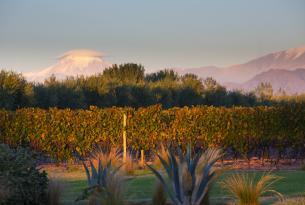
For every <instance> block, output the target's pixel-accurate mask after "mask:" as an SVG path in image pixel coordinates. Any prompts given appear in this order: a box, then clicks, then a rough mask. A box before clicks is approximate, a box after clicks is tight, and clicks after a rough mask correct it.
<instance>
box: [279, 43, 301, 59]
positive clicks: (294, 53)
mask: <svg viewBox="0 0 305 205" xmlns="http://www.w3.org/2000/svg"><path fill="white" fill-rule="evenodd" d="M284 52H285V54H286V55H287V56H288V57H291V58H293V59H296V58H298V57H300V56H302V55H304V54H305V46H302V47H298V48H290V49H288V50H286V51H284Z"/></svg>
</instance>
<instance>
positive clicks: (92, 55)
mask: <svg viewBox="0 0 305 205" xmlns="http://www.w3.org/2000/svg"><path fill="white" fill-rule="evenodd" d="M110 66H111V63H109V62H107V61H105V60H104V59H103V54H102V53H100V52H96V51H92V50H72V51H69V52H66V53H64V54H63V55H62V56H61V57H59V58H58V62H57V63H56V64H55V65H52V66H50V67H48V68H46V69H43V70H41V71H38V72H29V73H25V74H24V75H25V77H26V78H27V79H28V80H29V81H35V82H42V81H44V80H45V79H46V78H48V77H50V76H51V75H55V76H56V78H57V79H65V78H66V77H67V76H80V75H84V76H90V75H94V74H97V73H101V72H102V71H103V70H104V69H105V68H107V67H110Z"/></svg>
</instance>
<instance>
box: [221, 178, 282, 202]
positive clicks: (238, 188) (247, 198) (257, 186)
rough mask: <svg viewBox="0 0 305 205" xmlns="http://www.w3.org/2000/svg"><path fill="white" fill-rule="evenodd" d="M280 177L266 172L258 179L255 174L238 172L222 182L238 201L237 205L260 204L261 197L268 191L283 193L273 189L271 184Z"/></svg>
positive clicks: (278, 194)
mask: <svg viewBox="0 0 305 205" xmlns="http://www.w3.org/2000/svg"><path fill="white" fill-rule="evenodd" d="M279 179H280V178H279V177H277V176H274V175H271V174H264V175H263V176H262V177H261V178H259V179H258V180H257V179H256V177H255V176H254V175H250V174H241V173H236V174H233V175H232V176H229V177H228V178H226V179H225V180H224V181H223V182H221V185H222V187H223V188H224V189H225V190H226V191H227V192H228V193H229V194H230V195H232V196H233V197H234V198H235V199H236V200H237V201H238V203H237V205H260V202H259V198H260V197H261V196H262V195H263V194H266V193H268V192H269V193H271V194H276V195H277V196H279V197H280V198H281V197H282V195H281V194H280V193H278V192H276V191H275V190H272V189H271V185H272V184H273V183H274V182H276V181H278V180H279Z"/></svg>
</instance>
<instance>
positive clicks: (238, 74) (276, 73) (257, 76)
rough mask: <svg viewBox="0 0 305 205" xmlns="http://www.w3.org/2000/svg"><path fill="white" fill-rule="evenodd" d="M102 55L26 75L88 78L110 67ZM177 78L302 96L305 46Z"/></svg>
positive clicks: (76, 55)
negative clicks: (265, 87) (265, 84)
mask: <svg viewBox="0 0 305 205" xmlns="http://www.w3.org/2000/svg"><path fill="white" fill-rule="evenodd" d="M103 57H104V55H103V54H102V53H99V52H96V51H92V50H72V51H69V52H67V53H65V54H63V55H62V56H60V57H59V58H58V62H57V63H56V64H54V65H52V66H50V67H48V68H46V69H43V70H41V71H38V72H30V73H25V74H24V75H25V77H26V78H27V79H28V80H30V81H36V82H43V81H44V79H46V78H47V77H49V76H51V75H55V76H56V78H58V79H64V78H66V77H67V76H79V75H84V76H89V75H93V74H97V73H100V72H102V71H103V70H104V69H105V68H107V67H109V66H111V65H112V64H111V63H110V62H107V61H105V60H104V58H103ZM172 69H173V70H175V71H176V72H177V73H178V74H186V73H194V74H196V75H198V76H199V77H200V78H206V77H213V78H214V79H216V80H217V81H218V82H219V83H221V84H222V85H224V86H226V87H227V88H228V89H231V90H232V89H239V90H241V89H242V90H246V91H249V90H253V89H255V87H256V86H257V85H258V84H259V83H261V82H269V83H271V85H272V87H273V89H274V91H275V92H276V91H278V90H280V89H281V90H284V91H285V92H286V93H287V94H296V93H305V46H302V47H298V48H291V49H288V50H283V51H279V52H275V53H270V54H267V55H264V56H261V57H258V58H255V59H253V60H250V61H248V62H246V63H242V64H236V65H232V66H228V67H216V66H205V67H199V68H172Z"/></svg>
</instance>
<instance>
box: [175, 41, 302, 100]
mask: <svg viewBox="0 0 305 205" xmlns="http://www.w3.org/2000/svg"><path fill="white" fill-rule="evenodd" d="M304 69H305V46H302V47H299V48H292V49H288V50H284V51H280V52H275V53H271V54H267V55H264V56H262V57H259V58H256V59H253V60H250V61H248V62H246V63H244V64H237V65H233V66H229V67H225V68H220V67H216V66H208V67H200V68H174V70H176V71H177V72H178V73H179V74H185V73H194V74H197V75H198V76H200V77H201V78H206V77H213V78H214V79H216V80H217V81H218V82H220V83H221V84H223V85H225V86H226V87H227V88H229V89H243V90H247V91H249V90H253V89H255V87H256V86H257V85H258V84H259V83H261V82H270V83H271V84H272V86H273V88H274V91H275V92H276V91H278V90H279V89H282V90H285V91H286V93H287V94H295V93H302V92H305V86H304V85H305V78H304V77H303V76H304V73H305V70H304Z"/></svg>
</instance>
